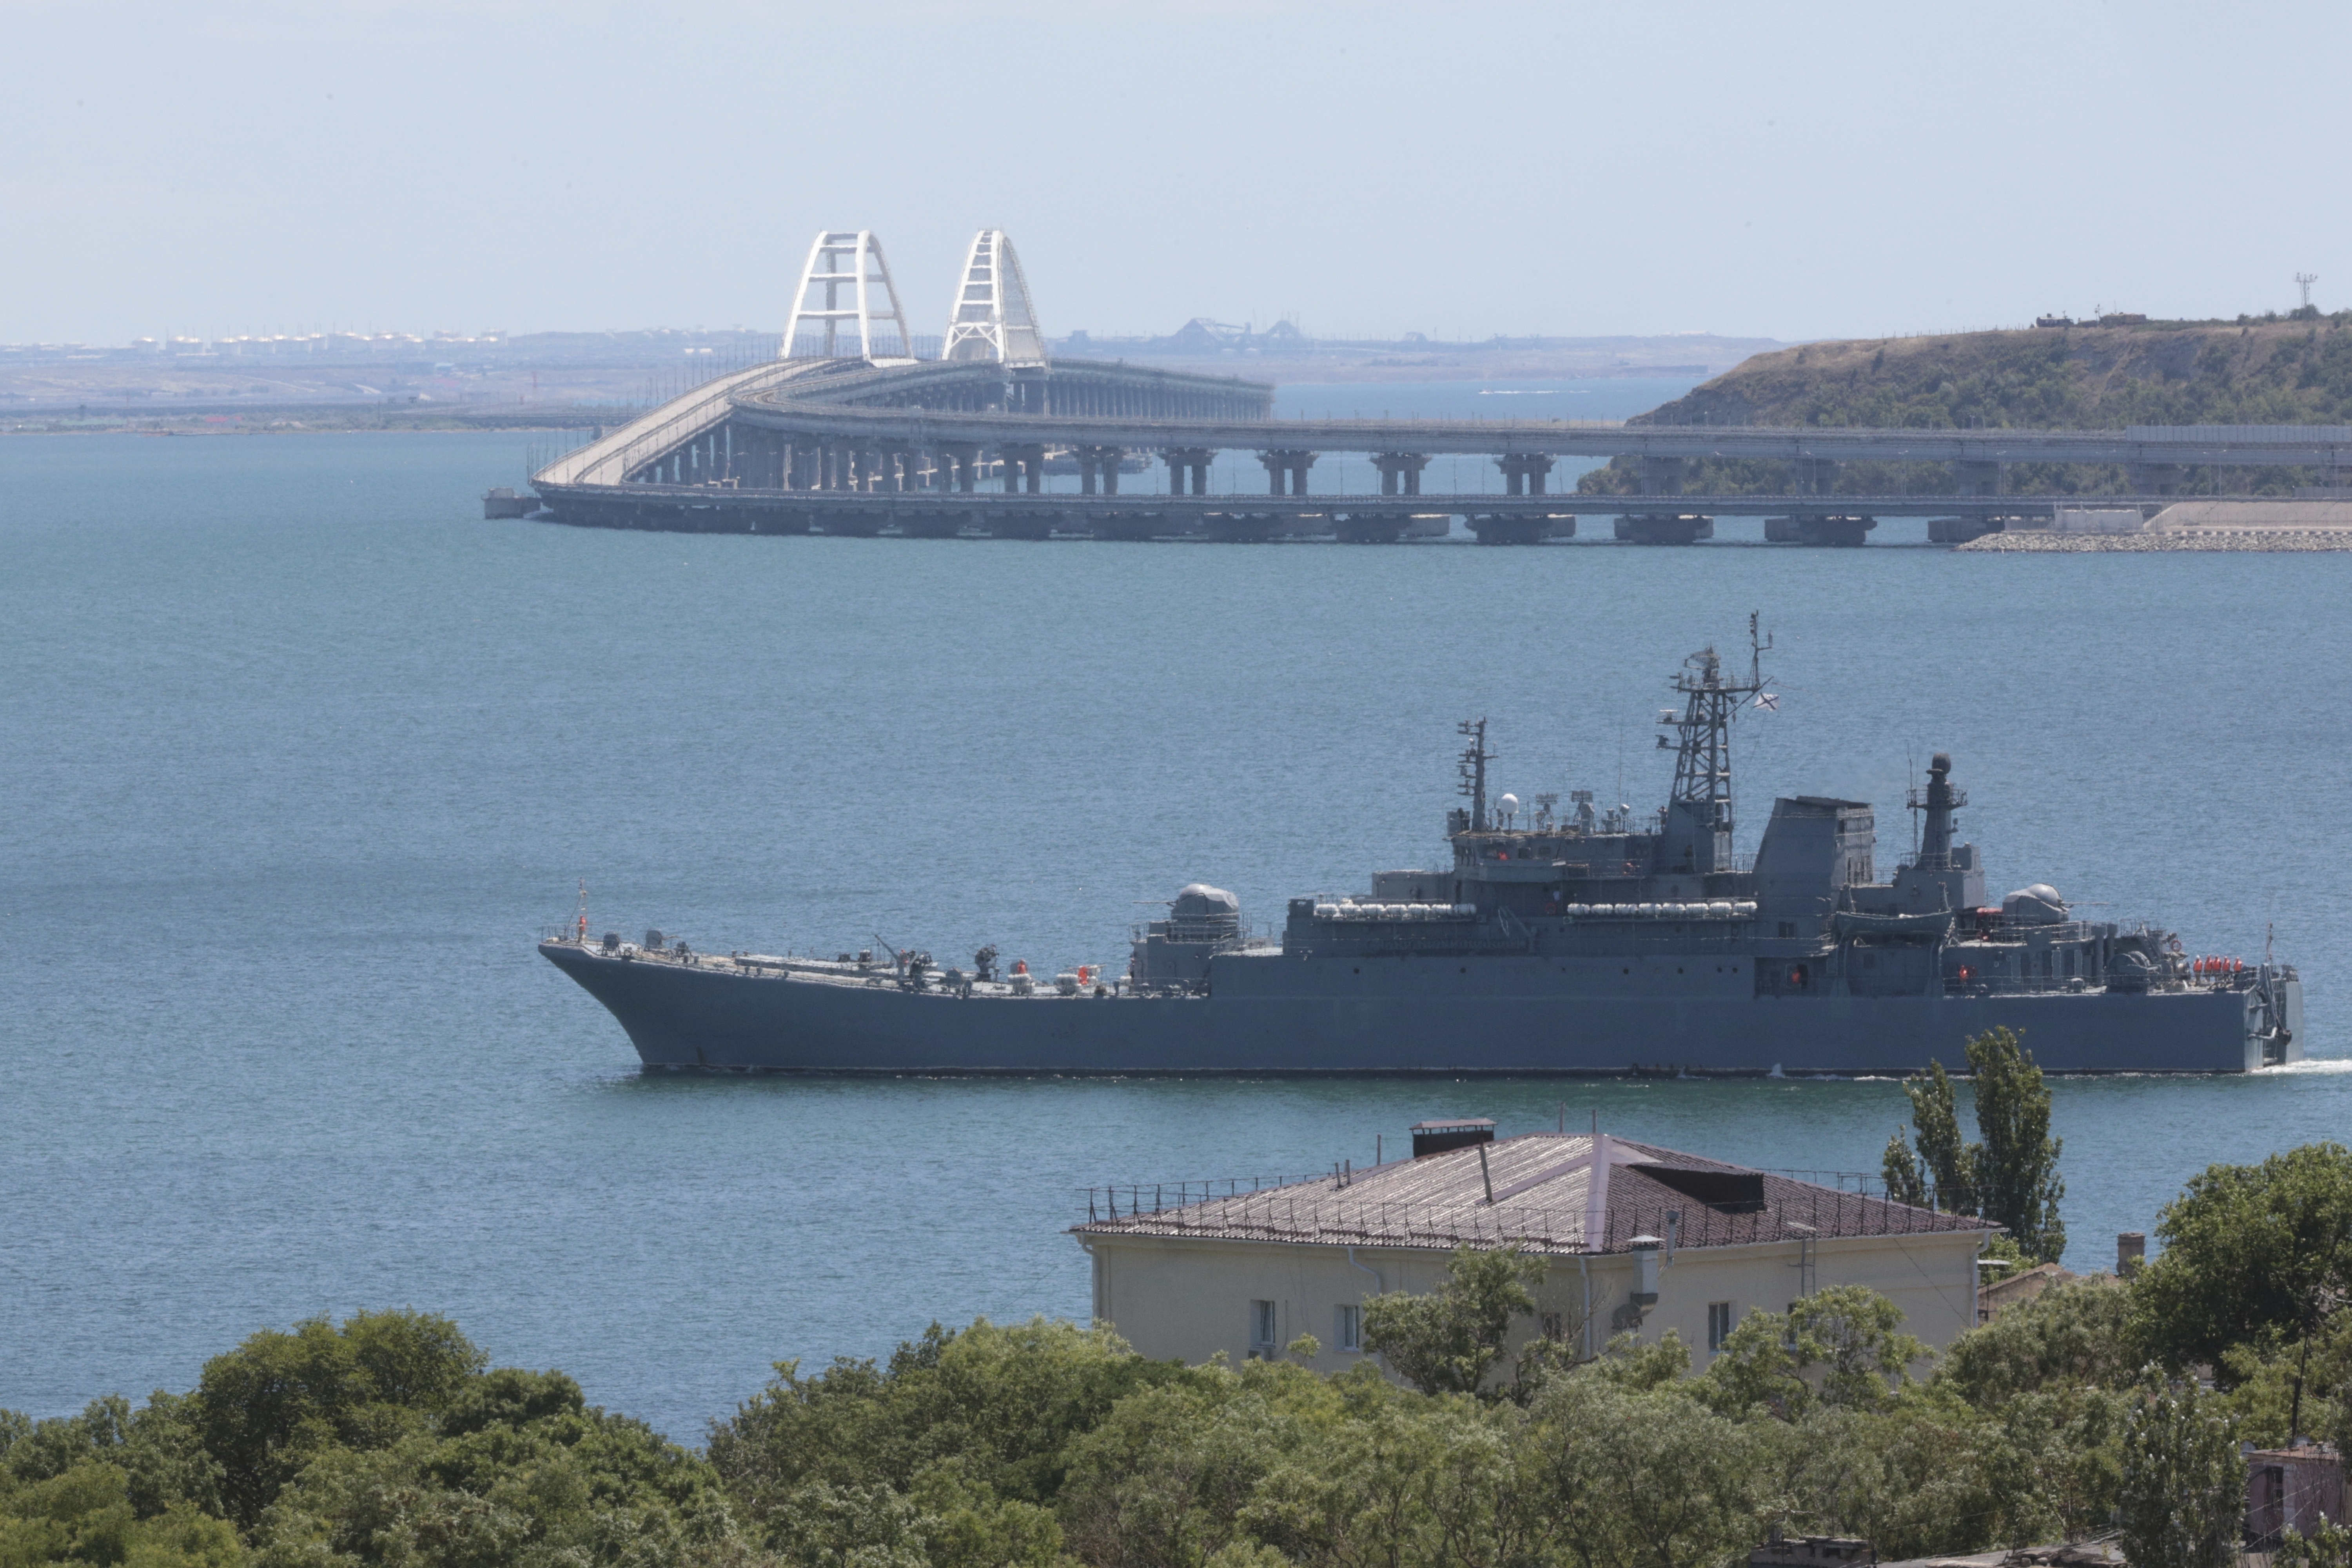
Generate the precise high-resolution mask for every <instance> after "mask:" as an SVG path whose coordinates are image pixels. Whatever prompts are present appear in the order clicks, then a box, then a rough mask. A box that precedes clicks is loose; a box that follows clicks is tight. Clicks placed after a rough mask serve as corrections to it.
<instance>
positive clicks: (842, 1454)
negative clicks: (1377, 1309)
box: [709, 1318, 1183, 1534]
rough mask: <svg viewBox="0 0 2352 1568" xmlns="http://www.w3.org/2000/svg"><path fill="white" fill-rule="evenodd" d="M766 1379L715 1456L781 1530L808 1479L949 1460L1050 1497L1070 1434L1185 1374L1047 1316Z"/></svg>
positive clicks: (867, 1479)
mask: <svg viewBox="0 0 2352 1568" xmlns="http://www.w3.org/2000/svg"><path fill="white" fill-rule="evenodd" d="M776 1373H777V1375H776V1377H775V1379H774V1380H773V1381H772V1382H771V1383H770V1384H768V1386H767V1388H766V1389H765V1390H763V1391H762V1392H761V1393H760V1394H756V1395H754V1396H753V1397H752V1398H751V1399H749V1400H747V1401H745V1402H744V1403H743V1404H742V1405H740V1406H739V1407H738V1408H737V1410H736V1412H735V1415H733V1416H732V1417H731V1418H730V1419H729V1420H727V1421H725V1422H721V1423H717V1424H715V1425H713V1426H712V1427H711V1430H710V1437H709V1456H710V1462H711V1463H712V1465H713V1466H715V1467H716V1468H717V1469H718V1471H719V1475H720V1476H721V1477H723V1478H724V1479H725V1480H726V1484H727V1488H728V1490H729V1493H730V1495H731V1496H732V1497H733V1498H734V1499H735V1500H736V1501H737V1504H738V1506H739V1507H740V1509H741V1510H743V1513H744V1517H745V1518H746V1520H747V1521H748V1522H750V1523H751V1524H752V1525H753V1526H754V1527H755V1528H757V1529H759V1530H761V1531H766V1532H768V1533H771V1534H772V1532H773V1530H774V1528H775V1527H777V1526H778V1524H779V1523H780V1521H782V1519H783V1516H784V1512H785V1510H787V1509H788V1508H789V1507H790V1506H791V1500H792V1499H793V1497H794V1496H795V1495H796V1494H797V1493H798V1492H799V1491H800V1489H803V1488H804V1487H807V1486H810V1485H812V1484H816V1483H823V1484H824V1485H827V1486H830V1487H833V1488H835V1489H836V1490H845V1489H855V1488H857V1487H864V1486H869V1485H872V1484H875V1483H877V1482H878V1483H881V1484H885V1485H887V1486H891V1487H894V1488H897V1489H901V1490H904V1489H907V1488H908V1487H911V1486H912V1485H913V1484H914V1482H915V1479H916V1478H917V1476H918V1475H919V1474H921V1473H922V1472H923V1471H924V1470H925V1469H927V1468H929V1467H931V1466H933V1465H936V1464H938V1463H940V1462H941V1461H944V1460H948V1459H960V1460H961V1461H962V1464H963V1470H962V1472H961V1473H963V1474H964V1475H966V1476H968V1477H969V1478H970V1479H971V1480H973V1481H975V1482H977V1483H979V1484H981V1485H983V1486H985V1487H986V1488H987V1489H989V1490H990V1492H991V1493H992V1494H993V1495H997V1496H1002V1497H1003V1498H1006V1499H1009V1500H1016V1501H1021V1502H1025V1503H1033V1504H1038V1505H1045V1504H1049V1503H1051V1502H1052V1501H1053V1500H1054V1498H1055V1494H1056V1493H1057V1492H1058V1491H1059V1489H1060V1488H1061V1485H1062V1480H1063V1476H1064V1471H1065V1469H1066V1467H1067V1465H1068V1463H1069V1460H1068V1458H1067V1453H1066V1450H1067V1449H1068V1447H1069V1445H1070V1443H1071V1441H1072V1440H1073V1439H1074V1438H1076V1437H1077V1436H1080V1435H1081V1434H1083V1433H1085V1432H1087V1431H1088V1430H1089V1429H1091V1428H1092V1427H1093V1426H1095V1425H1096V1424H1097V1423H1098V1422H1099V1421H1101V1420H1102V1418H1103V1417H1104V1415H1107V1414H1108V1412H1109V1410H1110V1408H1111V1406H1112V1405H1114V1404H1116V1403H1117V1402H1118V1400H1119V1399H1120V1398H1122V1397H1124V1396H1125V1395H1128V1394H1133V1393H1135V1392H1137V1391H1139V1390H1140V1389H1144V1388H1147V1387H1150V1386H1152V1385H1154V1384H1158V1383H1162V1382H1166V1381H1170V1380H1171V1379H1175V1378H1178V1377H1181V1376H1182V1375H1183V1373H1182V1369H1181V1368H1180V1367H1178V1366H1176V1365H1175V1364H1173V1363H1165V1362H1149V1361H1145V1360H1144V1359H1142V1358H1141V1357H1139V1356H1138V1355H1136V1354H1135V1353H1134V1352H1132V1351H1130V1350H1129V1348H1128V1346H1127V1343H1126V1342H1125V1341H1123V1340H1121V1339H1120V1338H1119V1337H1118V1335H1116V1334H1114V1333H1112V1332H1110V1331H1108V1330H1105V1329H1081V1328H1078V1327H1076V1326H1075V1325H1073V1324H1070V1323H1056V1322H1049V1321H1046V1320H1045V1319H1043V1318H1037V1319H1033V1320H1031V1321H1029V1322H1026V1323H1015V1324H1008V1325H1002V1326H1000V1325H997V1324H993V1323H991V1322H989V1321H987V1320H986V1319H984V1318H983V1319H980V1320H978V1321H974V1322H973V1323H972V1325H971V1327H970V1328H967V1329H964V1330H962V1331H949V1330H945V1329H942V1328H940V1326H939V1325H938V1324H936V1323H935V1324H933V1325H931V1327H930V1329H929V1331H927V1332H926V1333H925V1334H924V1335H923V1337H922V1339H920V1340H919V1341H916V1342H910V1343H906V1344H902V1345H900V1346H899V1347H898V1351H897V1352H896V1353H894V1354H893V1355H892V1356H891V1358H890V1361H889V1363H888V1364H887V1366H877V1364H876V1363H874V1362H872V1361H858V1360H850V1359H847V1358H844V1359H842V1360H839V1361H836V1362H835V1363H833V1365H831V1366H830V1367H828V1368H826V1369H825V1370H824V1371H823V1372H821V1373H815V1374H814V1375H808V1376H803V1374H802V1373H801V1372H800V1369H799V1363H795V1362H781V1363H777V1366H776Z"/></svg>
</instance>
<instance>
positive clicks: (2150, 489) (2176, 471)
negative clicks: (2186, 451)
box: [2124, 463, 2189, 496]
mask: <svg viewBox="0 0 2352 1568" xmlns="http://www.w3.org/2000/svg"><path fill="white" fill-rule="evenodd" d="M2124 472H2125V474H2126V476H2127V479H2126V482H2127V483H2129V484H2130V486H2131V488H2132V493H2133V494H2134V495H2142V496H2169V495H2179V494H2180V493H2181V489H2182V487H2183V486H2185V485H2187V484H2188V483H2189V465H2188V464H2186V463H2126V464H2125V465H2124Z"/></svg>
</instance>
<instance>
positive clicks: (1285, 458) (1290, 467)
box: [1257, 447, 1316, 496]
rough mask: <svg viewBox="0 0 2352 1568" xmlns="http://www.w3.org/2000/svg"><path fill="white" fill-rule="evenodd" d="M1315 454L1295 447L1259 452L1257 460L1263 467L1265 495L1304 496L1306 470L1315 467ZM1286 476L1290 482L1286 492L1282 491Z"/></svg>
mask: <svg viewBox="0 0 2352 1568" xmlns="http://www.w3.org/2000/svg"><path fill="white" fill-rule="evenodd" d="M1315 458H1316V454H1315V453H1313V452H1309V451H1306V450H1304V449H1303V448H1300V447H1275V448H1274V449H1273V450H1272V451H1266V452H1260V453H1259V454H1258V455H1257V460H1258V461H1259V462H1261V463H1264V464H1265V480H1266V491H1265V493H1266V494H1268V495H1274V496H1278V495H1284V494H1288V495H1294V496H1303V495H1305V494H1306V493H1307V469H1309V468H1313V467H1314V466H1315ZM1285 476H1288V478H1289V480H1290V488H1289V489H1288V490H1287V491H1286V490H1285V489H1283V479H1284V477H1285Z"/></svg>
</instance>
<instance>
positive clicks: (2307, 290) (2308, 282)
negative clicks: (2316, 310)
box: [2294, 272, 2319, 310]
mask: <svg viewBox="0 0 2352 1568" xmlns="http://www.w3.org/2000/svg"><path fill="white" fill-rule="evenodd" d="M2294 281H2295V286H2296V287H2297V288H2299V289H2302V290H2303V308H2304V309H2305V310H2310V309H2311V286H2312V285H2313V284H2314V283H2316V282H2318V281H2319V274H2318V273H2316V272H2298V273H2296V274H2295V275H2294Z"/></svg>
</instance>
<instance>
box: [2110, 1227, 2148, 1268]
mask: <svg viewBox="0 0 2352 1568" xmlns="http://www.w3.org/2000/svg"><path fill="white" fill-rule="evenodd" d="M2145 1263H2147V1232H2146V1231H2140V1230H2119V1231H2117V1232H2116V1273H2117V1274H2119V1275H2121V1276H2122V1277H2123V1278H2125V1279H2130V1278H2131V1277H2132V1276H2133V1275H2135V1274H2137V1273H2138V1272H2139V1271H2140V1268H2141V1266H2142V1265H2143V1264H2145Z"/></svg>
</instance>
